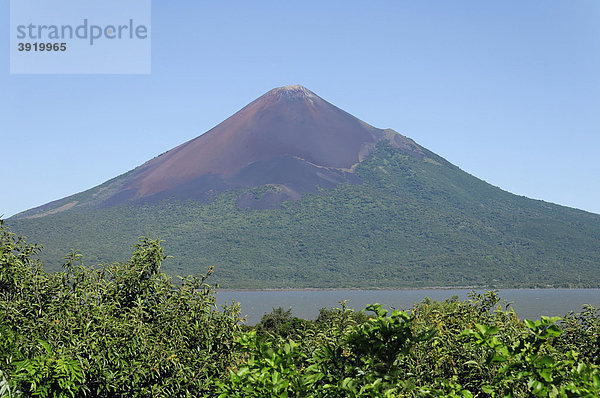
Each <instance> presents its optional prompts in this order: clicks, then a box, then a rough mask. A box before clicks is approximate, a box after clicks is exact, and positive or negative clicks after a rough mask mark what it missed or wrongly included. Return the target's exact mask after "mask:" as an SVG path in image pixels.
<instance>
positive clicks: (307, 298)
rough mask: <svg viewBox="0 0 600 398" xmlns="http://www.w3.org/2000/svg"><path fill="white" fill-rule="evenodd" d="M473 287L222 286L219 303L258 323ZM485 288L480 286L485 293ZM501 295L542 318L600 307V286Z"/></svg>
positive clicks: (463, 294)
mask: <svg viewBox="0 0 600 398" xmlns="http://www.w3.org/2000/svg"><path fill="white" fill-rule="evenodd" d="M470 291H472V289H403V290H267V291H247V290H246V291H239V290H219V291H218V292H217V295H216V297H217V304H218V305H224V304H230V303H231V301H232V300H233V301H237V302H240V303H241V304H242V314H243V315H247V317H248V318H247V319H248V324H249V325H254V324H256V323H257V322H259V321H260V318H261V317H262V316H263V315H264V314H265V313H270V312H271V311H272V310H273V308H277V307H283V308H284V309H286V310H287V309H290V308H291V309H292V314H293V315H294V316H297V317H299V318H304V319H315V318H316V317H317V315H318V314H319V309H320V308H323V307H327V308H339V307H340V301H343V300H348V302H347V307H348V308H353V309H355V310H361V309H364V308H365V307H366V306H367V305H368V304H373V303H381V304H383V305H384V306H385V307H386V308H392V307H393V308H397V309H410V308H412V306H413V304H414V303H416V302H420V301H422V300H423V299H425V298H426V297H429V298H430V299H431V300H437V301H443V300H446V299H448V298H451V297H452V296H458V298H459V299H461V300H464V299H466V298H468V293H469V292H470ZM484 291H485V290H477V292H478V293H483V292H484ZM498 294H499V296H500V297H501V298H502V299H504V300H505V301H507V302H514V304H512V306H513V308H514V309H515V311H516V312H517V314H518V315H519V317H520V318H529V319H538V318H539V317H540V316H541V315H549V316H561V315H565V314H567V313H568V312H570V311H574V312H580V311H581V309H582V306H583V305H584V304H591V305H593V306H595V307H600V289H502V290H499V293H498Z"/></svg>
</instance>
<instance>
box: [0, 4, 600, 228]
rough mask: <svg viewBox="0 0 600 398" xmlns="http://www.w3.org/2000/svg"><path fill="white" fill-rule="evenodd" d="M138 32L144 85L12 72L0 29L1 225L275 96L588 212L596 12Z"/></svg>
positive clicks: (546, 8)
mask: <svg viewBox="0 0 600 398" xmlns="http://www.w3.org/2000/svg"><path fill="white" fill-rule="evenodd" d="M0 21H3V22H2V26H8V22H9V4H8V1H4V2H2V4H1V5H0ZM151 36H152V73H151V74H149V75H10V74H9V70H10V68H9V66H10V65H9V64H10V60H9V34H8V29H7V28H5V29H4V34H3V35H0V48H1V49H2V50H1V51H0V92H1V94H0V134H1V145H2V152H1V153H2V155H1V156H0V167H1V168H2V171H3V172H2V174H3V179H2V180H3V181H2V184H1V185H0V214H4V216H5V217H8V216H11V215H13V214H15V213H17V212H20V211H23V210H26V209H29V208H32V207H34V206H38V205H41V204H44V203H47V202H49V201H51V200H55V199H59V198H62V197H64V196H67V195H70V194H73V193H76V192H80V191H82V190H85V189H88V188H91V187H93V186H95V185H98V184H100V183H102V182H104V181H106V180H107V179H110V178H112V177H115V176H117V175H119V174H122V173H124V172H126V171H128V170H131V169H133V168H134V167H136V166H138V165H140V164H141V163H143V162H144V161H146V160H148V159H150V158H152V157H154V156H156V155H158V154H160V153H162V152H164V151H166V150H168V149H170V148H172V147H174V146H176V145H178V144H180V143H182V142H184V141H187V140H189V139H191V138H194V137H196V136H198V135H200V134H202V133H204V132H205V131H207V130H208V129H210V128H211V127H213V126H214V125H216V124H218V123H219V122H221V121H222V120H224V119H225V118H227V117H229V116H230V115H231V114H233V113H234V112H236V111H237V110H239V109H240V108H241V107H243V106H244V105H246V104H247V103H248V102H250V101H251V100H253V99H255V98H256V97H258V96H260V95H262V94H263V93H264V92H266V91H268V90H270V89H271V88H273V87H277V86H283V85H288V84H302V85H304V86H306V87H308V88H309V89H311V90H313V91H314V92H316V93H317V94H318V95H320V96H321V97H323V98H324V99H326V100H328V101H329V102H331V103H333V104H335V105H337V106H338V107H340V108H342V109H344V110H346V111H348V112H350V113H351V114H353V115H355V116H356V117H358V118H360V119H362V120H364V121H366V122H368V123H370V124H372V125H374V126H376V127H380V128H388V127H389V128H393V129H395V130H396V131H398V132H400V133H402V134H404V135H407V136H408V137H411V138H412V139H414V140H415V141H416V142H418V143H419V144H421V145H423V146H425V147H426V148H428V149H430V150H432V151H434V152H436V153H438V154H439V155H441V156H443V157H445V158H446V159H447V160H449V161H450V162H452V163H454V164H456V165H458V166H459V167H461V168H462V169H463V170H465V171H467V172H469V173H471V174H473V175H475V176H477V177H479V178H481V179H483V180H485V181H487V182H489V183H491V184H493V185H496V186H499V187H501V188H503V189H505V190H508V191H510V192H513V193H516V194H519V195H525V196H528V197H531V198H536V199H543V200H546V201H549V202H554V203H558V204H562V205H566V206H570V207H576V208H581V209H584V210H588V211H592V212H595V213H600V183H599V182H600V156H599V155H598V152H599V150H600V129H599V128H600V2H598V1H596V0H573V1H549V0H544V1H542V0H539V1H533V0H532V1H486V2H482V1H462V0H458V1H452V2H449V1H393V2H392V1H389V2H386V1H379V2H366V1H327V2H322V1H319V2H317V1H302V2H299V1H298V2H281V1H272V2H270V1H253V2H249V1H244V2H242V1H238V2H232V1H219V2H208V1H197V0H178V1H176V2H175V1H173V2H167V1H162V2H159V1H153V3H152V32H151Z"/></svg>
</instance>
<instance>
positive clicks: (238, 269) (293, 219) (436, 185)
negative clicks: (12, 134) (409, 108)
mask: <svg viewBox="0 0 600 398" xmlns="http://www.w3.org/2000/svg"><path fill="white" fill-rule="evenodd" d="M7 224H8V225H9V226H10V227H11V228H13V229H14V231H15V232H17V233H19V234H22V235H25V236H27V237H28V239H29V240H30V241H33V242H35V243H40V244H42V245H43V246H44V250H43V251H42V253H41V255H40V256H41V259H42V260H43V261H44V262H45V264H46V265H47V266H48V268H49V269H59V268H60V265H61V264H62V262H63V260H62V259H63V258H64V256H65V254H66V253H68V252H69V250H70V249H72V248H76V249H79V250H80V251H81V252H82V253H83V254H84V255H85V256H86V258H87V259H88V262H92V263H93V262H112V261H117V260H122V259H124V258H125V257H126V256H127V254H128V252H129V249H130V248H131V246H132V245H134V244H135V243H136V238H137V237H138V236H141V235H145V236H148V235H150V236H158V237H159V238H161V239H164V240H165V243H164V245H165V250H166V252H167V253H168V254H170V255H173V257H174V258H175V260H174V261H175V262H171V263H169V262H166V263H165V270H166V271H167V272H169V273H171V274H177V275H185V274H192V273H197V272H201V271H203V270H206V269H207V268H208V267H210V266H215V274H214V275H215V278H216V281H217V282H219V283H220V284H221V285H222V286H223V287H228V288H250V289H255V288H288V287H291V288H298V287H315V288H323V287H327V288H339V287H350V288H381V287H388V288H397V287H427V286H470V287H490V286H496V287H600V251H599V250H598V247H600V216H599V215H597V214H592V213H587V212H584V211H581V210H577V209H570V208H566V207H563V206H559V205H556V204H553V203H548V202H544V201H540V200H532V199H528V198H525V197H522V196H517V195H513V194H511V193H509V192H506V191H503V190H501V189H499V188H497V187H494V186H492V185H490V184H488V183H486V182H485V181H482V180H480V179H478V178H476V177H474V176H472V175H470V174H468V173H466V172H464V171H462V170H460V169H459V168H458V167H456V166H454V165H453V164H451V163H450V162H448V161H447V160H445V159H443V158H442V157H440V156H438V155H436V154H435V153H433V152H431V151H429V150H427V149H426V148H424V147H422V146H420V145H418V144H417V143H415V142H414V141H412V140H411V139H409V138H407V137H405V136H403V135H401V134H399V133H397V132H395V131H393V130H390V129H378V128H375V127H373V126H371V125H369V124H367V123H365V122H363V121H361V120H359V119H357V118H356V117H354V116H352V115H350V114H349V113H347V112H345V111H343V110H341V109H339V108H337V107H335V106H334V105H332V104H330V103H328V102H327V101H325V100H324V99H322V98H320V97H319V96H318V95H316V94H315V93H313V92H312V91H310V90H308V89H307V88H305V87H302V86H286V87H280V88H276V89H273V90H271V91H269V92H267V93H266V94H264V95H262V96H261V97H259V98H258V99H256V100H255V101H253V102H251V103H250V104H248V105H247V106H246V107H244V108H243V109H241V110H240V111H238V112H237V113H235V114H234V115H233V116H231V117H230V118H228V119H227V120H225V121H223V122H222V123H221V124H219V125H217V126H216V127H214V128H213V129H211V130H209V131H207V132H206V133H204V134H202V135H200V136H199V137H197V138H194V139H192V140H190V141H188V142H186V143H183V144H181V145H179V146H178V147H176V148H173V149H171V150H169V151H167V152H165V153H164V154H162V155H160V156H157V157H156V158H154V159H152V160H150V161H148V162H146V163H144V164H142V165H141V166H139V167H137V168H135V169H134V170H131V171H129V172H127V173H125V174H123V175H120V176H118V177H115V178H113V179H112V180H109V181H107V182H105V183H103V184H102V185H99V186H97V187H94V188H91V189H89V190H87V191H84V192H81V193H78V194H75V195H72V196H69V197H66V198H63V199H60V200H57V201H54V202H51V203H48V204H46V205H43V206H40V207H38V208H35V209H31V210H28V211H25V212H23V213H20V214H17V215H16V216H14V217H12V218H11V219H9V220H7Z"/></svg>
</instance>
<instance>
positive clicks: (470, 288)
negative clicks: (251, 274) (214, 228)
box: [215, 286, 600, 293]
mask: <svg viewBox="0 0 600 398" xmlns="http://www.w3.org/2000/svg"><path fill="white" fill-rule="evenodd" d="M215 290H216V291H217V293H218V292H327V291H331V292H336V291H339V292H351V291H411V290H468V291H477V290H486V291H493V290H498V291H501V290H600V287H480V286H452V287H446V286H429V287H398V288H393V287H390V288H387V287H386V288H376V287H364V288H363V287H329V288H319V287H298V288H266V289H250V288H249V289H243V288H241V289H230V288H216V289H215Z"/></svg>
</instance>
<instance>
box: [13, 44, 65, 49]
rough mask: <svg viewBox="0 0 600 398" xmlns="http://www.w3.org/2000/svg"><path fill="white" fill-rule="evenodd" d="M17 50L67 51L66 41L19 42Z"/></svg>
mask: <svg viewBox="0 0 600 398" xmlns="http://www.w3.org/2000/svg"><path fill="white" fill-rule="evenodd" d="M18 49H19V51H67V43H19V44H18Z"/></svg>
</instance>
